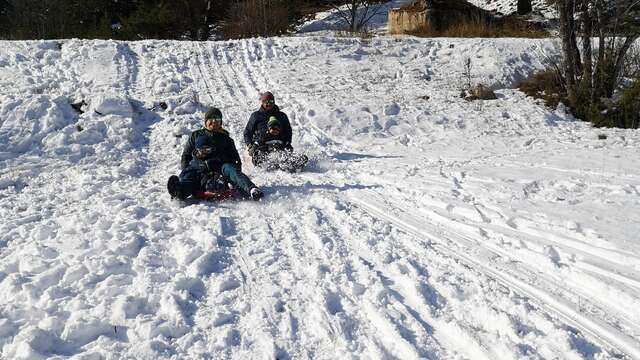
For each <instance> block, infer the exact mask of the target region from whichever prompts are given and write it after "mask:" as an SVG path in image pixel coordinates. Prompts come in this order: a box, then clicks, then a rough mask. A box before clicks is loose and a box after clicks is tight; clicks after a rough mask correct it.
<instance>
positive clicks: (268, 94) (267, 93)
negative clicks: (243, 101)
mask: <svg viewBox="0 0 640 360" xmlns="http://www.w3.org/2000/svg"><path fill="white" fill-rule="evenodd" d="M266 100H275V98H274V97H273V94H272V93H271V91H265V92H263V93H262V94H260V101H266Z"/></svg>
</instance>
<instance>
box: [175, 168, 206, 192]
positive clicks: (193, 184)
mask: <svg viewBox="0 0 640 360" xmlns="http://www.w3.org/2000/svg"><path fill="white" fill-rule="evenodd" d="M178 178H179V180H180V182H179V183H178V185H177V197H178V198H180V199H186V198H188V197H189V196H191V195H192V194H193V193H194V192H195V191H198V190H199V189H200V180H201V176H200V173H199V172H198V171H197V170H194V169H190V168H186V169H185V170H183V171H182V172H181V173H180V176H179V177H178Z"/></svg>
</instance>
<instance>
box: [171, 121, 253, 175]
mask: <svg viewBox="0 0 640 360" xmlns="http://www.w3.org/2000/svg"><path fill="white" fill-rule="evenodd" d="M200 136H208V137H209V139H210V141H208V142H209V143H210V144H211V145H212V147H213V148H214V152H213V154H212V158H213V159H215V160H216V161H215V163H216V164H219V166H216V169H211V170H212V171H216V172H220V169H219V167H221V166H222V164H225V163H231V164H234V165H236V166H237V167H238V169H240V168H241V167H242V162H241V161H240V155H238V150H237V149H236V144H235V143H234V141H233V139H232V138H230V137H229V133H228V132H227V131H226V130H220V131H209V130H207V129H204V128H203V129H200V130H196V131H194V132H192V133H191V136H189V140H188V141H187V144H186V145H185V146H184V150H183V151H182V158H181V159H180V167H181V168H182V169H183V170H184V169H185V168H186V167H187V166H189V163H191V160H193V159H194V156H193V151H194V150H195V149H196V142H197V139H198V138H199V137H200Z"/></svg>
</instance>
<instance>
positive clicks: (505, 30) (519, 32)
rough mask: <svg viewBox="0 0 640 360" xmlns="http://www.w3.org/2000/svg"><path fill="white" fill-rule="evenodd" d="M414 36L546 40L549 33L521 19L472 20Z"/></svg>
mask: <svg viewBox="0 0 640 360" xmlns="http://www.w3.org/2000/svg"><path fill="white" fill-rule="evenodd" d="M412 35H417V36H424V37H459V38H511V37H513V38H545V37H549V33H548V32H546V31H544V30H542V29H541V28H539V27H538V26H535V25H532V24H529V23H527V22H525V21H523V20H519V19H513V18H508V19H499V20H497V21H495V22H486V21H481V20H471V21H467V22H464V23H459V24H455V25H452V26H450V27H449V28H447V29H446V30H443V31H428V30H427V31H421V32H418V33H413V34H412Z"/></svg>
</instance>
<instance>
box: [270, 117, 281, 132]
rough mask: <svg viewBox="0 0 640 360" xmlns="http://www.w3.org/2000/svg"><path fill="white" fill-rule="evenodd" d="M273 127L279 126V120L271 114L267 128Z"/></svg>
mask: <svg viewBox="0 0 640 360" xmlns="http://www.w3.org/2000/svg"><path fill="white" fill-rule="evenodd" d="M274 127H277V128H279V127H280V121H278V118H276V117H275V116H271V117H270V118H269V122H267V128H268V129H271V128H274Z"/></svg>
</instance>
